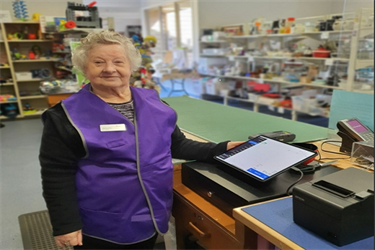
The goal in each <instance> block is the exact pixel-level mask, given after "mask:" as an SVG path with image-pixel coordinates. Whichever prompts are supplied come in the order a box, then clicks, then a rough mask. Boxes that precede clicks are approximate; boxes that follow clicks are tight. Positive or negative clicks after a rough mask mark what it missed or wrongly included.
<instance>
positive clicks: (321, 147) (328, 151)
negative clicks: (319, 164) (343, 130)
mask: <svg viewBox="0 0 375 250" xmlns="http://www.w3.org/2000/svg"><path fill="white" fill-rule="evenodd" d="M329 142H341V141H333V140H330V141H324V142H322V144H320V150H322V151H323V152H326V153H331V154H338V155H348V154H346V153H339V152H335V151H330V150H325V149H323V145H324V144H325V143H329ZM318 154H319V161H320V160H341V159H349V158H350V156H349V157H345V158H342V157H341V158H336V157H333V158H322V156H321V154H320V153H319V152H318Z"/></svg>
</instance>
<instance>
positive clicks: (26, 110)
mask: <svg viewBox="0 0 375 250" xmlns="http://www.w3.org/2000/svg"><path fill="white" fill-rule="evenodd" d="M23 113H24V114H34V113H36V109H35V108H33V107H32V106H31V105H30V104H29V103H26V105H25V106H24V107H23Z"/></svg>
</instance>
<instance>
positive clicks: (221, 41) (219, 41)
mask: <svg viewBox="0 0 375 250" xmlns="http://www.w3.org/2000/svg"><path fill="white" fill-rule="evenodd" d="M200 42H201V43H229V42H228V41H224V40H218V41H200Z"/></svg>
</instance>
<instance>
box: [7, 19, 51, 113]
mask: <svg viewBox="0 0 375 250" xmlns="http://www.w3.org/2000/svg"><path fill="white" fill-rule="evenodd" d="M1 29H2V34H3V36H2V37H3V44H4V46H3V47H4V51H5V52H6V54H7V59H8V64H9V71H5V69H1V70H2V71H1V72H2V73H4V75H3V74H2V76H4V77H5V78H7V79H9V81H11V82H12V83H11V84H10V83H9V86H12V87H11V88H12V90H13V94H14V96H15V98H16V99H17V101H16V102H14V105H16V106H17V107H16V108H17V113H18V115H17V117H21V118H22V117H26V116H35V115H40V114H41V113H42V112H43V111H44V110H45V109H47V108H48V107H49V105H48V102H47V96H46V95H44V94H42V93H41V91H40V88H39V86H40V82H41V81H43V80H50V79H54V76H55V69H54V63H55V62H56V59H54V58H52V53H51V51H52V45H53V42H54V40H53V39H45V36H44V35H42V34H41V33H40V28H39V22H33V21H19V22H9V23H1ZM34 56H35V57H34ZM10 79H11V80H10ZM27 107H32V108H33V109H34V110H27ZM3 118H7V116H5V117H3Z"/></svg>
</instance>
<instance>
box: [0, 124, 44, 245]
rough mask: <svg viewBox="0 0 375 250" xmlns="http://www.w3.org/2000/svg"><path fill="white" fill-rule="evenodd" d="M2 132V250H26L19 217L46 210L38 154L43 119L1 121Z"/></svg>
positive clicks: (0, 198) (0, 167)
mask: <svg viewBox="0 0 375 250" xmlns="http://www.w3.org/2000/svg"><path fill="white" fill-rule="evenodd" d="M2 123H3V124H4V125H5V127H3V128H1V129H0V249H12V250H16V249H23V245H22V239H21V233H20V229H19V224H18V216H19V215H21V214H26V213H31V212H36V211H41V210H45V209H46V205H45V203H44V200H43V197H42V188H41V179H40V166H39V161H38V151H39V145H40V139H41V134H42V122H41V120H40V119H32V120H16V121H2Z"/></svg>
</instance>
